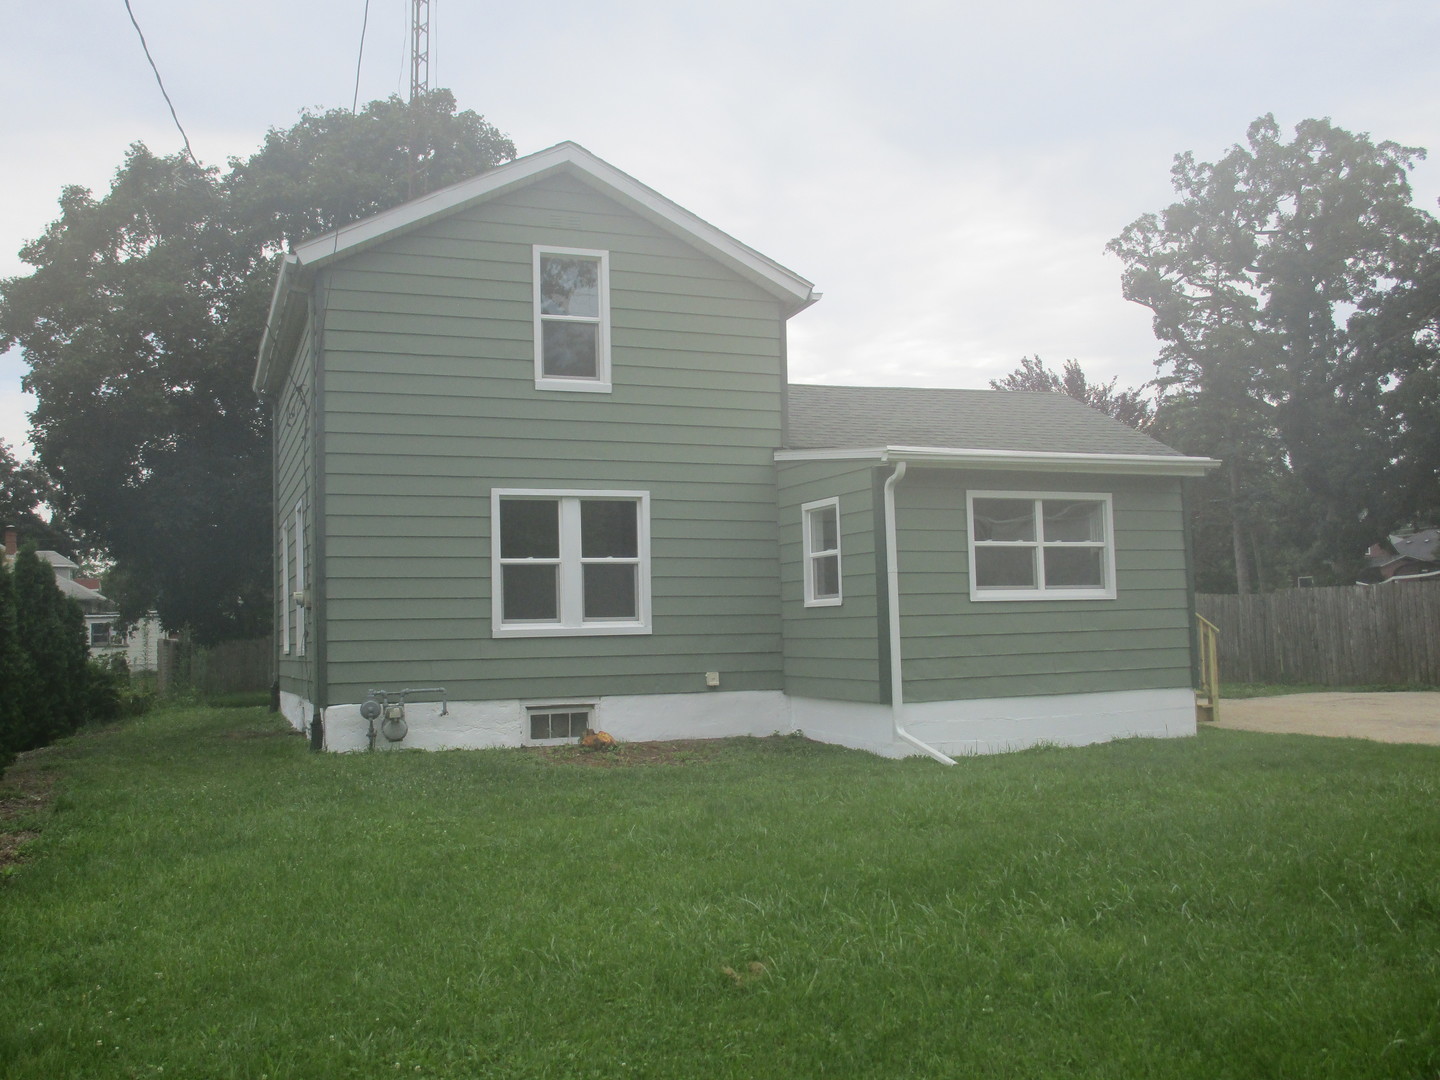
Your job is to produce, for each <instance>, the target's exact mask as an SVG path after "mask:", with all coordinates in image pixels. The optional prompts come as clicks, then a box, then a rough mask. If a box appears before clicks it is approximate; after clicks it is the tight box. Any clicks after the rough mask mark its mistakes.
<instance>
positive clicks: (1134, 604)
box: [896, 469, 1190, 701]
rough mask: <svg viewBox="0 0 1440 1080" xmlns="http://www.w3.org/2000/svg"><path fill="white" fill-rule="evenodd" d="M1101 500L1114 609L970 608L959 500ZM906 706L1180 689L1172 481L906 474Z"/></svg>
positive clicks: (1181, 557)
mask: <svg viewBox="0 0 1440 1080" xmlns="http://www.w3.org/2000/svg"><path fill="white" fill-rule="evenodd" d="M972 488H973V489H976V490H988V491H994V490H1004V491H1089V492H1109V493H1111V495H1112V497H1113V510H1114V521H1115V565H1116V570H1115V572H1116V585H1117V589H1116V599H1114V600H1045V601H983V602H979V603H976V602H972V601H971V600H970V581H969V566H968V561H967V550H968V542H969V541H968V535H967V522H966V518H965V496H966V492H967V491H968V490H970V489H972ZM896 502H897V513H898V528H899V534H900V550H901V554H900V592H901V600H900V604H901V625H902V627H903V629H904V639H903V651H904V656H905V660H904V670H905V696H906V700H909V701H947V700H955V699H973V698H997V697H1018V696H1031V695H1044V694H1071V693H1085V692H1090V691H1103V690H1146V689H1165V688H1171V687H1177V686H1188V685H1190V637H1189V624H1188V619H1187V615H1186V610H1187V609H1186V592H1185V547H1184V533H1183V518H1182V514H1181V507H1180V482H1179V481H1178V480H1175V479H1167V478H1158V479H1150V478H1133V477H1113V476H1112V477H1105V476H1073V475H1053V474H1038V473H1037V474H1026V473H1021V472H1003V473H1001V472H996V473H976V472H960V471H946V470H940V469H912V470H911V472H910V474H909V475H908V476H907V477H906V478H905V479H904V480H903V481H902V482H901V483H900V485H899V486H898V488H897V491H896Z"/></svg>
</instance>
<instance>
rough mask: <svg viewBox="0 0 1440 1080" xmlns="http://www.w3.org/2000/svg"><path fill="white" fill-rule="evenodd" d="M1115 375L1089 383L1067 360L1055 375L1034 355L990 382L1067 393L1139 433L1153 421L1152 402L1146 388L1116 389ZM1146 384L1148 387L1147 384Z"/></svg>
mask: <svg viewBox="0 0 1440 1080" xmlns="http://www.w3.org/2000/svg"><path fill="white" fill-rule="evenodd" d="M1119 381H1120V379H1119V377H1118V376H1116V377H1115V378H1113V379H1111V380H1110V381H1109V382H1108V383H1098V382H1091V381H1090V380H1089V378H1087V377H1086V375H1085V372H1084V370H1083V369H1082V368H1081V367H1080V361H1078V360H1066V361H1065V367H1064V370H1063V372H1061V373H1058V374H1057V373H1056V372H1054V371H1052V370H1050V369H1049V368H1047V367H1046V366H1045V361H1044V360H1041V359H1040V357H1039V356H1038V355H1036V356H1033V357H1031V356H1022V357H1021V358H1020V366H1019V367H1018V368H1016V369H1015V370H1014V371H1012V372H1011V373H1010V374H1009V375H1006V376H1005V377H1004V378H1003V379H991V380H990V389H992V390H1039V391H1044V392H1047V393H1051V394H1068V395H1069V396H1070V397H1073V398H1074V399H1075V400H1076V401H1083V402H1084V403H1085V404H1086V405H1089V406H1090V407H1091V408H1092V409H1097V410H1099V411H1100V412H1102V413H1104V414H1105V415H1106V416H1113V417H1114V418H1115V419H1116V420H1119V421H1120V422H1121V423H1122V424H1127V425H1129V426H1130V427H1132V428H1135V429H1137V430H1139V431H1144V430H1146V429H1147V428H1148V427H1149V426H1150V424H1151V423H1152V422H1153V421H1154V419H1155V403H1154V401H1153V400H1151V399H1149V398H1147V397H1146V396H1145V387H1144V386H1140V387H1136V388H1127V389H1125V390H1117V389H1116V388H1115V384H1116V383H1117V382H1119ZM1147 385H1148V384H1147Z"/></svg>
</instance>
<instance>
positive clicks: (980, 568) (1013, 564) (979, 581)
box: [975, 547, 1048, 589]
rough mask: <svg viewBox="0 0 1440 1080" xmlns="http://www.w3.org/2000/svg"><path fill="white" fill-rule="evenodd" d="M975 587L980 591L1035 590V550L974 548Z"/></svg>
mask: <svg viewBox="0 0 1440 1080" xmlns="http://www.w3.org/2000/svg"><path fill="white" fill-rule="evenodd" d="M1047 565H1048V564H1047ZM975 585H976V587H977V588H980V589H1004V588H1008V589H1033V588H1035V587H1036V581H1035V549H1034V548H992V547H982V548H976V549H975Z"/></svg>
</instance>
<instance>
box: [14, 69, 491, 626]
mask: <svg viewBox="0 0 1440 1080" xmlns="http://www.w3.org/2000/svg"><path fill="white" fill-rule="evenodd" d="M514 156H515V149H514V146H513V145H512V144H511V142H510V140H509V139H508V138H506V137H505V136H503V135H501V134H500V133H499V132H498V131H497V130H496V129H495V128H494V127H492V126H491V125H490V124H488V123H486V121H485V120H484V118H483V117H480V116H478V115H477V114H475V113H473V112H469V111H466V112H457V111H456V106H455V101H454V98H453V97H452V96H451V95H450V93H449V92H448V91H444V90H440V91H435V92H433V93H431V94H428V95H426V96H424V97H422V98H420V99H417V100H416V101H415V102H413V103H410V104H405V103H402V102H401V101H400V100H399V99H398V98H393V97H392V98H390V99H388V100H386V101H375V102H371V103H370V104H369V105H367V106H366V107H365V109H364V110H363V111H362V112H360V113H358V114H352V113H350V112H347V111H345V110H339V109H337V110H331V111H328V112H309V111H307V112H305V113H302V114H301V118H300V120H299V122H298V123H296V124H295V125H294V126H293V127H291V128H289V129H288V130H285V131H279V130H273V129H272V130H271V131H270V132H269V134H268V135H267V136H266V138H265V142H264V144H263V145H262V146H261V148H260V149H259V150H258V151H257V152H256V153H254V154H252V155H251V156H250V157H249V158H247V159H245V160H243V161H241V160H238V159H232V160H231V161H230V162H229V168H228V170H227V171H226V172H225V173H223V174H222V173H221V172H220V170H218V169H215V168H202V167H200V166H198V165H196V164H195V163H193V162H192V161H190V160H189V159H188V158H186V157H183V156H181V155H178V154H177V155H175V156H173V157H161V156H156V155H155V154H153V153H151V152H150V150H148V149H147V148H146V147H145V146H144V145H143V144H139V143H137V144H135V145H134V146H132V147H131V149H130V151H129V153H128V154H127V155H126V158H125V162H124V164H123V165H122V166H121V167H120V169H119V170H118V171H117V172H116V174H115V179H114V181H113V183H112V184H111V187H110V191H109V192H108V193H107V194H106V195H104V196H103V197H101V198H98V199H97V198H95V197H93V196H92V195H91V193H90V192H89V191H87V190H85V189H83V188H79V187H68V188H66V189H65V190H64V192H63V193H62V194H61V197H60V211H61V213H60V217H59V218H58V219H57V220H56V221H54V222H53V223H52V224H51V225H50V226H49V227H48V228H47V229H46V231H45V233H44V235H43V236H41V237H40V238H39V239H38V240H35V241H34V242H32V243H30V244H27V245H26V246H25V247H24V248H23V249H22V250H21V253H20V255H21V258H23V259H24V260H25V261H26V262H27V263H29V264H30V265H31V266H33V267H35V271H34V273H32V274H30V275H29V276H28V277H16V278H10V279H8V280H5V281H0V349H4V348H8V347H9V346H10V345H12V344H15V343H17V342H18V343H19V345H20V346H21V348H22V349H23V350H24V355H25V358H26V360H27V362H28V363H29V365H30V371H29V374H28V375H27V376H26V377H25V381H24V384H25V387H26V389H28V390H30V391H32V392H33V393H34V394H35V395H36V397H37V405H36V409H35V412H34V413H33V414H32V422H33V431H32V439H33V441H34V443H35V446H36V451H37V455H38V458H39V460H40V462H41V464H42V465H43V466H44V468H45V470H46V471H47V472H48V474H49V475H50V477H51V478H52V479H53V481H54V484H55V488H56V491H55V500H56V501H57V502H58V505H59V508H60V510H61V511H62V512H63V513H64V514H65V515H66V516H67V517H68V518H69V519H70V520H72V521H73V522H74V523H75V524H76V525H77V526H78V527H79V528H81V529H83V530H85V531H86V532H87V533H88V534H90V535H91V536H93V538H94V539H95V540H96V541H97V542H98V543H100V544H103V545H104V547H105V548H106V549H107V550H108V551H109V553H110V555H111V557H112V558H113V559H114V560H115V563H116V566H117V569H118V570H119V571H120V574H119V575H118V576H119V579H120V580H123V581H124V582H125V584H126V588H125V590H124V591H123V593H122V595H121V596H120V597H119V599H121V600H122V601H123V604H122V615H124V616H126V617H131V618H133V617H136V616H138V615H140V614H143V612H144V611H145V610H146V609H147V608H149V607H152V606H153V607H155V608H156V609H157V610H158V611H159V613H160V616H161V619H162V620H163V621H164V623H165V624H166V625H167V626H169V627H172V628H178V627H182V626H188V627H190V628H191V630H192V631H193V632H194V635H195V638H196V640H197V641H200V642H202V643H208V642H212V641H215V640H218V639H220V638H223V637H243V636H249V635H253V634H256V633H263V632H264V631H265V629H266V628H267V627H268V625H269V619H270V606H269V592H270V584H269V582H270V565H271V549H272V546H273V536H272V532H273V530H272V528H271V519H270V510H269V506H270V471H269V462H270V444H269V432H268V425H267V423H266V417H265V415H264V411H263V409H262V408H261V406H260V404H259V402H258V401H257V400H256V399H255V395H254V393H253V391H252V390H251V388H250V378H251V374H252V372H253V370H254V363H255V352H256V349H257V347H258V345H259V341H260V336H261V332H262V330H263V328H264V325H265V318H266V314H267V311H268V307H269V298H270V297H269V294H270V289H271V286H272V285H273V282H274V269H275V261H276V259H277V258H278V256H279V254H280V253H281V252H283V251H285V250H286V249H288V248H289V247H291V246H293V245H294V244H295V243H296V242H297V241H298V240H300V239H302V238H304V237H306V236H309V235H312V234H314V233H317V232H322V231H324V230H327V229H332V228H335V227H337V226H339V225H343V224H345V223H347V222H350V221H355V220H358V219H360V218H363V217H366V216H368V215H370V214H373V213H375V212H377V211H379V210H382V209H385V208H386V207H389V206H393V205H396V204H398V203H400V202H403V201H404V200H405V199H406V198H407V196H408V195H409V193H410V192H411V191H412V190H417V185H418V190H420V191H423V190H426V189H427V188H429V187H436V186H440V185H444V184H449V183H453V182H456V181H459V180H461V179H465V178H467V177H469V176H472V175H474V174H475V173H478V172H481V171H483V170H485V169H488V168H490V167H492V166H494V165H496V164H499V163H500V162H502V161H507V160H509V159H511V158H513V157H514Z"/></svg>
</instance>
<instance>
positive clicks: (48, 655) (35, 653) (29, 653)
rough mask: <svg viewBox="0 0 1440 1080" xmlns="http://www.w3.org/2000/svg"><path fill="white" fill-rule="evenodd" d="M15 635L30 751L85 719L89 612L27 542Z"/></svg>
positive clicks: (20, 745)
mask: <svg viewBox="0 0 1440 1080" xmlns="http://www.w3.org/2000/svg"><path fill="white" fill-rule="evenodd" d="M11 574H12V581H13V585H14V595H15V622H16V635H17V640H18V641H19V645H20V650H21V652H22V653H24V655H25V667H26V669H27V671H28V679H27V680H26V683H25V685H24V687H23V689H22V693H23V701H24V708H23V710H21V723H20V737H19V739H18V740H17V745H16V746H15V749H17V750H30V749H33V748H34V747H37V746H44V745H46V744H47V743H49V742H51V741H53V740H55V739H58V738H60V737H61V736H64V735H68V734H69V733H70V732H72V731H74V730H75V729H76V728H78V727H79V726H80V724H81V723H82V722H83V721H84V719H85V712H84V710H85V686H86V681H87V680H86V668H85V663H86V658H87V653H88V651H89V650H88V646H87V643H86V640H85V616H84V615H82V614H81V612H80V607H79V605H78V604H76V603H75V601H73V600H70V599H69V598H67V597H66V596H64V595H63V594H62V593H61V592H60V589H59V588H58V587H57V586H56V584H55V570H54V569H53V568H52V567H51V565H50V564H49V563H48V562H45V561H44V560H43V559H41V558H40V557H39V556H38V555H36V553H35V546H34V545H33V544H28V543H27V544H26V545H25V546H24V547H23V548H21V549H20V553H19V554H18V555H17V556H16V557H15V563H14V566H13V568H12V571H11Z"/></svg>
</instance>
